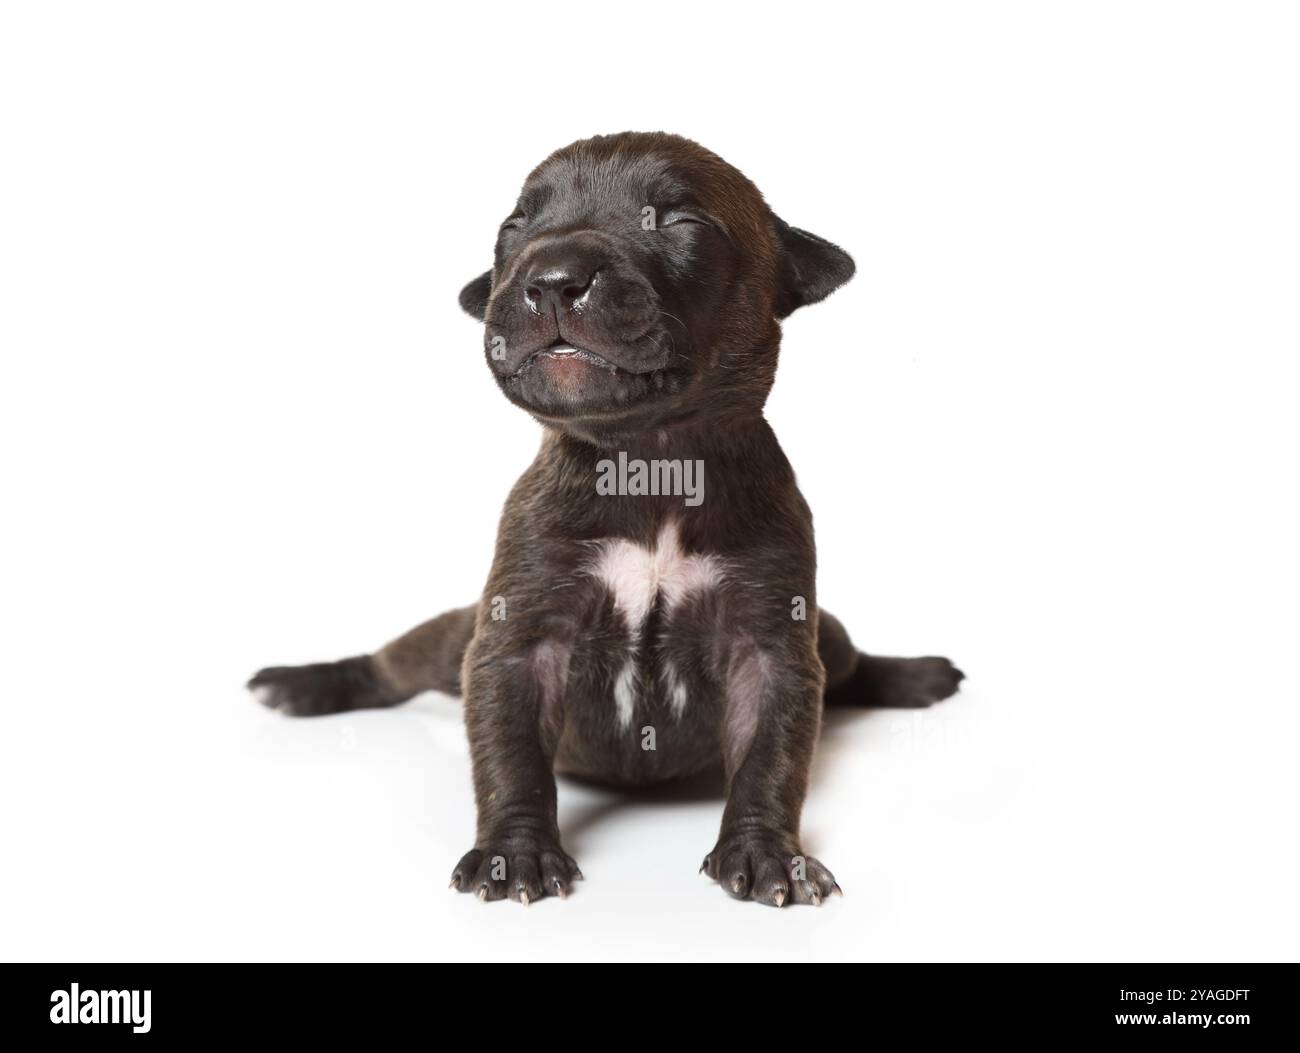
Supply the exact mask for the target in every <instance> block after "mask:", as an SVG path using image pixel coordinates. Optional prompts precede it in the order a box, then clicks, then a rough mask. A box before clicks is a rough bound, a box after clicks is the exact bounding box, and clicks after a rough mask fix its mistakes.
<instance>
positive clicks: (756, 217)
mask: <svg viewBox="0 0 1300 1053" xmlns="http://www.w3.org/2000/svg"><path fill="white" fill-rule="evenodd" d="M852 275H853V260H852V259H850V258H849V256H848V254H847V253H845V252H844V251H843V250H842V249H839V248H837V247H836V246H834V245H832V244H831V243H830V242H828V241H823V240H822V239H821V238H818V237H815V236H814V235H812V234H808V233H807V232H805V231H802V230H799V229H798V228H796V227H791V226H789V225H787V224H786V223H784V222H783V221H782V220H781V219H780V218H779V217H777V216H776V215H775V214H774V213H773V212H772V211H771V210H770V209H769V208H768V207H767V204H766V203H765V202H764V201H763V196H762V195H761V194H760V193H759V192H758V189H757V188H756V187H755V186H754V184H753V183H751V182H750V181H749V180H748V179H746V178H745V176H744V175H742V174H741V173H740V172H739V171H737V170H736V169H735V168H733V167H731V165H729V164H727V163H726V162H725V161H723V160H722V159H721V158H719V157H717V156H716V155H714V154H712V153H710V152H709V151H708V150H705V149H704V148H703V147H701V146H699V145H697V144H696V143H693V142H691V141H690V140H688V139H683V138H680V137H679V136H675V135H665V134H662V133H633V132H627V133H624V134H621V135H610V136H599V137H597V138H594V139H585V140H582V141H581V142H577V143H574V144H572V145H571V146H566V147H565V148H564V149H562V150H558V151H557V152H556V153H554V154H552V155H551V156H550V157H549V158H547V159H546V160H545V161H543V162H542V163H541V164H540V165H539V166H538V167H537V168H536V169H535V170H534V171H533V173H532V174H531V175H530V176H529V177H528V180H527V182H525V183H524V188H523V191H522V193H521V194H520V196H519V200H518V202H517V204H516V205H515V208H514V210H513V211H512V212H511V213H510V215H509V216H508V217H507V219H506V220H505V222H504V223H503V224H502V225H501V230H500V233H499V234H498V235H497V243H496V259H495V263H494V265H493V267H492V269H491V270H490V271H488V272H487V273H485V274H483V275H481V276H480V277H478V278H475V279H474V280H473V281H472V282H470V283H469V284H468V285H467V286H466V287H465V289H464V290H463V291H462V292H461V295H460V302H461V306H462V307H464V308H465V310H466V311H468V312H469V313H470V314H472V315H473V316H474V317H476V318H478V319H481V320H482V321H483V322H485V323H486V327H485V333H484V346H485V350H486V354H487V361H488V365H489V366H490V367H491V369H492V372H493V374H494V375H495V377H496V379H497V383H498V384H500V386H501V389H502V391H504V392H505V394H506V396H507V397H508V398H509V399H510V400H511V401H512V402H514V403H516V404H517V405H519V406H522V407H523V408H525V409H527V410H528V411H529V412H531V413H532V414H533V415H534V416H536V417H538V418H539V419H541V420H543V421H544V422H546V423H549V424H551V425H554V426H556V427H560V428H563V429H565V430H567V431H571V432H573V433H575V434H579V435H585V436H591V435H601V436H614V435H619V434H631V433H635V432H639V431H645V430H649V429H653V428H661V427H666V426H669V425H672V424H674V423H677V422H682V421H687V420H691V419H694V418H696V417H698V416H700V415H701V414H714V415H719V414H722V413H725V411H727V410H731V409H746V408H750V407H753V408H757V407H761V406H762V404H763V402H764V400H765V399H766V397H767V393H768V391H769V390H770V388H771V386H772V379H773V376H774V375H775V370H776V354H777V346H778V343H779V339H780V330H779V327H778V325H777V319H779V318H784V317H785V316H786V315H788V314H790V312H791V311H794V310H795V309H796V308H799V307H802V306H803V305H805V304H810V303H816V302H817V301H818V300H821V299H824V298H825V297H826V296H828V295H830V293H831V292H833V291H834V290H835V289H837V288H838V287H839V286H840V285H842V284H843V283H844V282H846V281H848V279H849V278H850V277H852Z"/></svg>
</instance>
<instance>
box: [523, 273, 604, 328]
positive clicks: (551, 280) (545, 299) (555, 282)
mask: <svg viewBox="0 0 1300 1053" xmlns="http://www.w3.org/2000/svg"><path fill="white" fill-rule="evenodd" d="M595 279H596V268H595V267H592V266H589V265H584V264H582V263H580V262H578V261H577V260H569V261H565V262H561V263H549V264H545V265H543V266H539V267H535V268H534V269H533V270H532V272H531V273H530V274H529V275H528V277H527V278H526V279H525V280H524V301H525V302H526V303H527V304H528V306H529V307H530V308H531V309H532V310H534V311H537V312H539V313H541V314H547V313H553V314H555V315H556V316H557V317H558V316H560V315H562V314H565V313H566V312H568V311H572V310H574V309H575V308H580V307H581V306H582V304H583V303H585V302H586V299H587V293H589V292H590V291H591V283H592V282H593V281H595Z"/></svg>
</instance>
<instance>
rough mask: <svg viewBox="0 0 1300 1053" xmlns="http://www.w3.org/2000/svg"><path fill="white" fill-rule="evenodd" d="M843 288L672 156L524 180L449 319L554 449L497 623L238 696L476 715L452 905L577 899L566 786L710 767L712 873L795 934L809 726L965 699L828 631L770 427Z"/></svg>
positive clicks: (807, 241)
mask: <svg viewBox="0 0 1300 1053" xmlns="http://www.w3.org/2000/svg"><path fill="white" fill-rule="evenodd" d="M853 270H854V265H853V261H852V259H850V258H849V256H848V254H847V253H845V252H844V251H843V250H842V249H839V248H837V247H836V246H835V245H832V244H831V243H830V242H828V241H824V240H822V239H821V238H819V237H816V236H815V235H812V234H809V233H807V232H806V231H803V230H800V229H798V228H797V227H791V226H789V225H788V224H786V223H785V222H783V221H782V220H781V219H780V218H779V217H777V216H776V215H775V214H774V213H773V212H772V211H771V210H770V209H769V208H768V206H767V205H766V203H765V202H764V200H763V197H762V195H761V194H760V193H759V192H758V190H757V188H756V187H755V186H754V185H753V184H752V183H751V182H750V181H749V180H748V179H747V178H745V176H743V175H742V174H741V173H740V172H739V171H737V170H736V169H735V168H733V167H731V166H730V165H728V164H727V163H726V162H724V161H723V160H721V159H720V158H719V157H717V156H715V155H714V154H712V153H710V152H709V151H708V150H705V149H704V148H702V147H700V146H698V145H697V144H695V143H693V142H691V141H689V140H687V139H682V138H680V137H678V136H673V135H666V134H658V133H656V134H642V133H626V134H622V135H610V136H599V137H597V138H594V139H588V140H584V141H581V142H577V143H574V144H572V145H571V146H567V147H565V148H564V149H562V150H559V151H557V152H556V153H554V154H552V155H551V156H550V157H549V158H547V159H546V160H545V161H543V162H542V164H541V165H539V166H538V167H537V168H536V169H535V170H534V171H533V173H532V174H531V175H530V176H529V177H528V179H527V181H526V182H525V184H524V187H523V192H522V193H521V194H520V197H519V200H518V202H517V204H516V205H515V207H514V209H513V210H512V211H511V213H510V215H509V216H508V217H507V219H506V220H505V222H504V223H503V224H502V225H501V229H500V231H499V233H498V235H497V242H496V256H495V260H494V263H493V266H492V269H491V270H490V271H487V272H485V273H484V274H482V275H480V276H479V277H477V278H475V279H474V280H473V281H471V282H470V283H469V284H468V285H467V286H466V287H465V289H464V290H463V291H462V292H461V295H460V303H461V305H462V307H464V309H465V310H466V311H468V312H469V313H470V314H471V315H473V316H474V317H475V318H478V319H480V320H481V321H483V322H484V323H485V331H484V352H485V357H486V360H487V364H488V367H489V368H490V369H491V371H492V375H493V377H494V378H495V379H496V382H497V384H498V385H499V386H500V388H501V390H502V391H503V392H504V393H505V396H506V397H507V398H508V399H509V400H510V401H511V402H513V403H515V405H517V406H519V407H521V408H522V409H524V410H526V411H528V412H529V413H530V414H532V415H533V416H534V417H535V418H536V419H537V420H538V421H540V422H541V424H542V425H543V437H542V444H541V449H540V450H539V452H538V454H537V458H536V460H535V461H534V462H533V464H532V466H531V467H530V468H529V469H528V470H527V471H526V472H525V473H524V475H523V477H522V478H520V480H519V481H518V482H517V483H516V484H515V487H514V489H513V490H512V491H511V493H510V496H509V498H508V499H507V501H506V506H505V511H504V513H503V514H502V517H501V524H500V530H499V533H498V537H497V545H496V555H495V559H494V560H493V564H492V571H491V574H490V575H489V577H488V582H487V587H486V589H485V591H484V593H483V596H482V598H481V599H480V601H479V603H478V604H477V605H476V606H474V607H466V608H463V609H460V610H454V611H450V612H448V613H446V614H443V615H442V616H441V617H438V618H434V619H433V620H432V621H429V622H426V623H425V624H423V625H421V626H419V627H418V628H416V629H413V630H412V631H411V632H409V633H407V634H406V635H405V636H403V637H400V638H399V639H397V640H395V641H393V642H392V643H390V644H389V645H388V646H387V647H384V648H383V649H382V650H380V651H378V652H377V653H375V654H373V655H363V656H360V657H356V658H349V659H345V660H343V661H341V662H335V663H329V664H323V665H309V666H300V667H277V668H272V669H264V670H262V671H261V672H259V673H258V674H257V675H256V676H254V677H253V679H252V681H251V682H250V686H251V687H252V688H254V689H255V690H256V691H257V693H258V694H259V695H260V697H261V699H262V701H264V702H265V703H266V704H267V705H269V706H272V707H274V708H276V709H278V710H280V711H281V712H284V713H288V714H291V715H294V716H313V715H318V714H325V713H339V712H343V711H345V710H353V709H362V708H369V707H377V706H392V705H396V704H398V703H400V702H403V701H405V700H406V699H409V698H411V697H412V696H413V695H415V694H417V693H419V692H421V691H427V690H430V689H433V690H438V691H443V692H447V693H449V694H460V693H463V694H464V697H465V723H466V727H467V729H468V733H469V740H470V746H471V752H472V756H473V769H474V788H475V793H476V797H477V802H478V834H477V838H476V841H475V844H474V847H473V848H472V849H471V850H470V851H469V852H467V853H466V854H465V856H464V857H463V858H462V859H461V860H460V862H459V863H458V864H457V865H456V868H455V870H454V872H453V874H452V882H451V883H452V887H453V888H457V889H459V890H460V891H462V892H469V893H473V894H475V895H477V896H478V897H479V898H480V899H485V900H495V899H502V898H505V897H509V898H511V899H514V900H517V901H519V902H521V903H525V904H527V903H528V902H530V901H533V900H536V899H538V898H540V897H542V896H548V895H555V896H560V897H563V896H565V895H566V894H567V893H568V892H569V890H570V886H571V884H572V882H573V881H574V880H575V879H577V878H579V877H580V876H581V875H580V873H579V871H578V867H577V865H576V863H575V862H574V861H573V860H572V859H571V858H570V857H569V856H568V855H567V854H566V853H565V851H564V849H563V847H562V845H561V839H560V831H559V829H558V827H557V824H556V800H555V796H556V795H555V772H556V771H557V770H559V771H563V772H569V773H572V774H575V775H578V776H582V777H585V778H588V779H593V780H599V781H602V782H605V783H613V784H621V785H640V784H645V783H652V782H658V781H662V780H668V779H674V778H678V777H681V776H686V775H690V774H693V773H696V772H699V771H701V770H704V769H708V768H712V767H716V766H721V768H722V770H723V772H724V774H725V780H726V805H725V807H724V809H723V813H722V824H721V830H720V832H719V835H718V840H717V843H716V844H715V845H714V847H713V850H712V851H711V852H710V853H709V854H708V856H707V857H706V858H705V860H704V865H703V869H704V871H705V872H706V873H707V874H708V875H709V876H710V877H711V878H713V879H715V880H716V881H718V882H720V883H721V884H722V886H723V888H724V889H725V890H726V891H727V892H728V893H729V894H730V895H732V896H734V897H737V898H740V899H752V900H754V901H756V902H759V903H766V904H771V905H774V906H778V907H779V906H782V905H784V904H786V903H811V904H819V903H821V902H822V900H823V899H824V898H825V897H826V896H828V895H829V894H830V893H831V892H833V891H838V890H839V886H838V885H837V884H836V882H835V878H834V877H833V876H832V874H831V872H830V871H829V870H828V869H827V868H826V867H825V866H823V865H822V864H821V863H820V862H819V861H818V860H816V859H814V858H812V857H811V856H808V855H807V854H805V853H804V851H803V849H802V847H801V845H800V841H799V817H800V811H801V809H802V807H803V801H804V796H805V794H806V792H807V788H808V772H809V766H810V763H811V760H812V755H813V749H814V746H815V744H816V741H817V737H818V733H819V729H820V725H821V718H822V706H823V705H824V704H825V705H877V706H925V705H929V704H930V703H932V702H935V701H937V700H939V699H942V698H946V697H947V696H949V695H950V694H952V693H953V692H954V691H956V690H957V686H958V683H959V682H960V680H961V679H962V674H961V672H960V671H958V670H957V669H956V668H954V667H953V665H952V663H950V662H949V661H948V660H947V659H944V658H913V659H903V658H881V657H874V656H868V655H866V654H862V653H859V652H858V650H857V649H856V648H855V647H854V645H853V644H852V643H851V642H850V640H849V637H848V634H847V633H846V632H845V630H844V627H843V626H842V625H841V624H840V623H839V622H838V621H836V620H835V619H834V618H833V617H831V616H830V615H829V614H827V613H826V612H825V611H821V610H819V609H818V607H817V602H816V581H815V578H816V574H815V555H814V547H813V528H812V517H811V515H810V513H809V511H808V506H807V505H806V504H805V503H804V499H803V497H802V496H801V495H800V493H799V489H798V487H797V486H796V485H795V478H794V472H793V471H792V469H791V467H790V464H789V462H788V461H787V460H786V458H785V455H784V454H783V453H782V452H781V447H780V446H779V445H778V444H777V441H776V436H775V435H774V434H773V433H772V429H771V428H770V427H769V426H768V423H767V421H766V420H764V418H763V404H764V402H765V401H766V399H767V395H768V392H769V390H770V389H771V387H772V381H773V377H774V375H775V372H776V362H777V349H778V345H779V343H780V339H781V329H780V325H779V320H780V319H782V318H785V317H786V316H787V315H789V314H790V313H791V312H792V311H795V310H797V309H798V308H800V307H804V306H806V305H808V304H814V303H817V302H818V301H819V300H823V299H825V298H826V297H827V296H829V295H830V294H831V293H832V292H833V291H834V290H835V289H837V288H839V287H840V286H841V285H843V284H844V283H845V282H846V281H848V280H849V278H850V277H852V275H853Z"/></svg>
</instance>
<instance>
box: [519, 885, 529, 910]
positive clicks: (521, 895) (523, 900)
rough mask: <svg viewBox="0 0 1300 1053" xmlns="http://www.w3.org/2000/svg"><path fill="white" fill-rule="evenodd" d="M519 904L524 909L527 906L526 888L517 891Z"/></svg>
mask: <svg viewBox="0 0 1300 1053" xmlns="http://www.w3.org/2000/svg"><path fill="white" fill-rule="evenodd" d="M519 902H520V903H522V904H523V905H524V906H525V907H526V906H528V904H529V902H530V901H529V899H528V890H527V889H526V888H521V889H520V890H519Z"/></svg>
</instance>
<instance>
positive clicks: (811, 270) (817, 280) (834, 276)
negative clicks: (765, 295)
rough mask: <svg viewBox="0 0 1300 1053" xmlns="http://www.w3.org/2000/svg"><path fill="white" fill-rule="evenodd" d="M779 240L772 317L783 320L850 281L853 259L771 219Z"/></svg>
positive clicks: (784, 223)
mask: <svg viewBox="0 0 1300 1053" xmlns="http://www.w3.org/2000/svg"><path fill="white" fill-rule="evenodd" d="M773 219H775V220H776V230H777V233H778V234H779V235H780V238H781V264H780V269H779V271H778V274H777V290H776V304H775V309H776V316H777V317H778V318H784V317H786V316H787V315H788V314H790V313H791V312H792V311H794V310H796V309H797V308H800V307H803V306H805V305H807V304H810V303H817V302H818V301H819V300H824V299H826V297H828V296H829V295H830V294H831V293H833V292H834V291H835V290H836V289H838V288H839V287H840V286H841V285H843V284H844V283H845V282H846V281H848V280H849V279H850V278H852V277H853V271H854V266H853V257H852V256H850V255H849V254H848V253H847V252H845V251H844V250H843V249H842V248H840V247H839V246H838V245H832V244H831V243H830V242H829V241H826V240H825V239H824V238H819V237H818V236H817V235H816V234H809V233H808V232H807V231H806V230H800V229H799V228H798V227H792V226H790V224H788V223H786V222H785V221H784V220H783V219H781V217H780V216H774V217H773Z"/></svg>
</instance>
